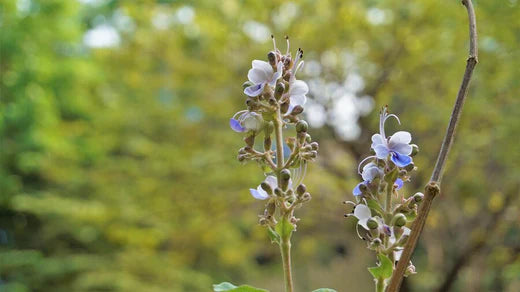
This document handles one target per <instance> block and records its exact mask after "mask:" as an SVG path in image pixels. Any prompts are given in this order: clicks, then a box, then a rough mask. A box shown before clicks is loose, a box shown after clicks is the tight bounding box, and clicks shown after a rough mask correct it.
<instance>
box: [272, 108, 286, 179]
mask: <svg viewBox="0 0 520 292" xmlns="http://www.w3.org/2000/svg"><path fill="white" fill-rule="evenodd" d="M282 126H283V121H282V116H281V114H280V109H278V110H277V112H276V118H275V119H274V131H275V134H276V166H277V171H276V174H277V176H278V185H280V184H281V181H280V179H281V178H280V176H279V175H278V174H279V173H280V171H282V169H283V166H284V161H283V135H282Z"/></svg>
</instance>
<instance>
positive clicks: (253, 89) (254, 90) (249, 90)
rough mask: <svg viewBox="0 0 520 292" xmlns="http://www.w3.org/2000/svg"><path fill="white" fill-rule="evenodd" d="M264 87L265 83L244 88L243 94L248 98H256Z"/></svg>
mask: <svg viewBox="0 0 520 292" xmlns="http://www.w3.org/2000/svg"><path fill="white" fill-rule="evenodd" d="M264 86H265V83H258V84H255V85H251V86H249V87H246V89H244V93H245V94H247V95H248V96H253V97H254V96H258V95H260V93H262V91H264Z"/></svg>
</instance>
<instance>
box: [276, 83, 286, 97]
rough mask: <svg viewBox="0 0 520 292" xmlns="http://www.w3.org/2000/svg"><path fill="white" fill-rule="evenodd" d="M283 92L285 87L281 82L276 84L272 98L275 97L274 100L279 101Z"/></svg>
mask: <svg viewBox="0 0 520 292" xmlns="http://www.w3.org/2000/svg"><path fill="white" fill-rule="evenodd" d="M284 91H285V85H284V84H283V83H282V82H279V83H278V84H276V90H275V92H274V97H276V99H278V100H279V99H280V97H281V96H282V94H283V92H284Z"/></svg>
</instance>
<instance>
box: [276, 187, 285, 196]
mask: <svg viewBox="0 0 520 292" xmlns="http://www.w3.org/2000/svg"><path fill="white" fill-rule="evenodd" d="M274 194H275V195H276V196H277V197H281V196H282V195H283V192H282V189H280V188H275V189H274Z"/></svg>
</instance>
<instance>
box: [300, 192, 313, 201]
mask: <svg viewBox="0 0 520 292" xmlns="http://www.w3.org/2000/svg"><path fill="white" fill-rule="evenodd" d="M311 198H312V197H311V194H309V193H304V194H303V195H302V198H301V200H302V202H304V203H305V202H308V201H310V200H311Z"/></svg>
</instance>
